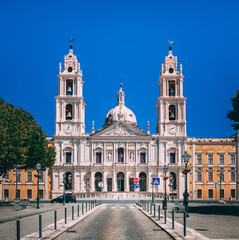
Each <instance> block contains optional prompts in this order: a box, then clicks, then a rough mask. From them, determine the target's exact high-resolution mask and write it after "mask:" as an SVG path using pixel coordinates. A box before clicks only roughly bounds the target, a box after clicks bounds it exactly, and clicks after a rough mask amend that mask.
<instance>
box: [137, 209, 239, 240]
mask: <svg viewBox="0 0 239 240" xmlns="http://www.w3.org/2000/svg"><path fill="white" fill-rule="evenodd" d="M135 206H136V207H137V208H138V209H139V210H140V211H141V212H142V213H144V214H145V215H146V216H147V217H148V218H149V219H151V220H152V221H153V222H154V223H155V224H157V225H158V226H159V227H160V228H161V229H162V230H164V231H165V232H167V233H168V234H169V235H170V236H171V237H173V238H174V239H177V240H178V239H187V240H208V239H214V240H216V239H220V240H224V239H230V240H238V239H239V236H238V234H237V233H236V231H237V229H235V226H233V225H232V228H233V229H234V230H231V229H228V226H227V225H226V224H227V223H226V222H220V220H221V217H220V215H216V216H215V218H214V215H210V214H208V213H207V214H208V215H206V216H205V215H204V214H203V213H201V214H200V216H197V214H195V213H190V215H191V217H190V218H187V232H186V236H185V237H184V232H183V230H184V229H183V221H182V220H183V218H182V216H181V215H182V214H177V216H176V215H175V221H174V229H172V219H171V214H172V213H171V209H172V206H170V205H169V206H168V208H169V209H168V210H169V211H167V216H168V217H167V221H166V222H167V223H166V224H164V215H162V214H161V216H160V220H158V208H157V211H156V217H154V216H153V211H152V214H150V211H149V212H147V211H145V210H144V209H143V208H142V207H141V206H138V205H135ZM163 212H164V211H163V210H162V209H161V213H163ZM229 217H230V218H233V220H234V219H235V217H234V216H229ZM224 218H225V216H224ZM237 219H238V218H237ZM176 221H177V222H176ZM200 221H201V222H200ZM202 221H204V223H203V225H204V226H205V225H207V228H208V229H209V230H207V229H200V226H202ZM225 221H227V222H228V224H232V223H231V221H229V220H228V219H225ZM237 223H238V220H237ZM235 224H236V223H235ZM212 225H213V226H212ZM189 226H190V227H189ZM192 227H193V228H192ZM198 228H199V229H198ZM197 229H198V230H200V231H202V230H206V232H205V233H206V234H207V236H205V235H204V234H202V233H200V232H198V231H197ZM229 233H231V235H233V236H231V235H230V234H229ZM215 235H217V236H215Z"/></svg>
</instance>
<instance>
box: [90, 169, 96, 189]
mask: <svg viewBox="0 0 239 240" xmlns="http://www.w3.org/2000/svg"><path fill="white" fill-rule="evenodd" d="M90 191H91V192H95V172H94V171H93V170H91V176H90Z"/></svg>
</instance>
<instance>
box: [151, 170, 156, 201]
mask: <svg viewBox="0 0 239 240" xmlns="http://www.w3.org/2000/svg"><path fill="white" fill-rule="evenodd" d="M154 176H155V175H154V173H152V175H151V177H152V204H154V185H153V177H154Z"/></svg>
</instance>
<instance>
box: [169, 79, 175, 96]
mask: <svg viewBox="0 0 239 240" xmlns="http://www.w3.org/2000/svg"><path fill="white" fill-rule="evenodd" d="M168 94H169V96H175V81H169V82H168Z"/></svg>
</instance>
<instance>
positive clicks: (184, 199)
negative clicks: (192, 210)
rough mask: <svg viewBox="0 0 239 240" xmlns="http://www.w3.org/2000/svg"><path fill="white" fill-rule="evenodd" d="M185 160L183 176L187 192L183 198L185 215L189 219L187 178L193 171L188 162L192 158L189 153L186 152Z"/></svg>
mask: <svg viewBox="0 0 239 240" xmlns="http://www.w3.org/2000/svg"><path fill="white" fill-rule="evenodd" d="M182 157H183V159H184V163H185V169H184V170H183V174H184V175H185V192H184V194H183V196H184V198H183V205H184V208H185V213H186V217H189V214H188V197H189V194H188V178H187V174H188V173H189V172H190V171H191V170H190V169H188V168H187V167H188V161H189V158H190V157H191V156H190V155H189V154H188V153H187V151H185V153H184V154H183V156H182Z"/></svg>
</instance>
